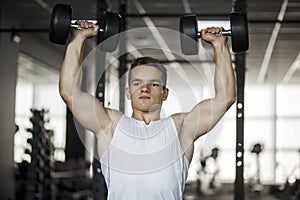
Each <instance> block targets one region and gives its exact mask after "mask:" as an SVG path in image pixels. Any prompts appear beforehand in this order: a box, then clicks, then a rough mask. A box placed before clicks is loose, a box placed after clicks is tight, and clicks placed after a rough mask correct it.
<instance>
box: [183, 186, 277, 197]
mask: <svg viewBox="0 0 300 200" xmlns="http://www.w3.org/2000/svg"><path fill="white" fill-rule="evenodd" d="M183 199H184V200H234V199H235V198H234V189H233V185H232V184H224V185H222V188H221V189H220V190H219V191H217V192H215V193H214V194H210V195H204V194H202V193H201V192H199V190H197V183H191V184H188V185H186V188H185V192H184V197H183ZM237 200H238V199H237ZM244 200H280V198H276V197H275V195H273V194H271V192H270V187H268V186H265V187H264V189H263V191H261V192H259V193H255V192H247V186H245V198H244Z"/></svg>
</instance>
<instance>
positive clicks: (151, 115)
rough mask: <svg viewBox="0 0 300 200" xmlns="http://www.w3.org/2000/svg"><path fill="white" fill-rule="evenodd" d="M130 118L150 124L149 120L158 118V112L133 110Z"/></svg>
mask: <svg viewBox="0 0 300 200" xmlns="http://www.w3.org/2000/svg"><path fill="white" fill-rule="evenodd" d="M131 117H132V118H134V119H136V120H140V121H144V122H145V123H146V124H150V122H151V121H156V120H159V119H160V112H137V111H133V113H132V116H131Z"/></svg>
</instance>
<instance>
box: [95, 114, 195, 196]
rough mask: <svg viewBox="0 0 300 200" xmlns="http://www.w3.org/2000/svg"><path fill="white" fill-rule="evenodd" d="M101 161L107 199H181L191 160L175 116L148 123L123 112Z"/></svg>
mask: <svg viewBox="0 0 300 200" xmlns="http://www.w3.org/2000/svg"><path fill="white" fill-rule="evenodd" d="M100 162H101V169H102V173H103V175H104V177H105V181H106V184H107V188H108V197H107V199H108V200H160V199H166V200H179V199H182V196H183V191H184V186H185V182H186V178H187V173H188V167H189V162H188V160H187V158H186V156H185V155H184V152H183V150H182V148H181V146H180V143H179V139H178V134H177V130H176V127H175V124H174V122H173V119H172V117H168V118H165V119H161V120H158V121H152V122H151V123H150V124H149V125H147V124H146V123H145V122H143V121H138V120H136V119H134V118H129V117H127V116H125V115H123V116H122V117H121V119H120V121H119V123H118V125H117V127H116V130H115V132H114V136H113V138H112V141H111V144H110V146H109V148H108V149H107V150H106V152H105V153H104V154H103V155H102V157H101V159H100Z"/></svg>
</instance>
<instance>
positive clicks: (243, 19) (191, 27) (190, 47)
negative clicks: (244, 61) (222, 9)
mask: <svg viewBox="0 0 300 200" xmlns="http://www.w3.org/2000/svg"><path fill="white" fill-rule="evenodd" d="M199 23H201V20H199ZM230 27H231V29H229V30H222V31H221V32H219V33H218V34H220V35H226V36H231V43H232V51H233V52H243V51H247V50H248V48H249V36H248V21H247V16H246V14H244V13H237V12H233V13H231V14H230ZM180 33H181V34H180V44H181V51H182V53H183V54H185V55H196V54H198V38H201V30H199V29H198V20H197V16H196V15H194V14H190V15H185V16H182V17H181V18H180Z"/></svg>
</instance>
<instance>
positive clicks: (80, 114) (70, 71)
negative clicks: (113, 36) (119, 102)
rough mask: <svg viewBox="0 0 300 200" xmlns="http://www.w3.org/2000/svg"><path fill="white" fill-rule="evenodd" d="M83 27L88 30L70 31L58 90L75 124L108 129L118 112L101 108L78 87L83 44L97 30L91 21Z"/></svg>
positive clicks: (98, 103) (90, 96) (80, 75)
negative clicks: (74, 119)
mask: <svg viewBox="0 0 300 200" xmlns="http://www.w3.org/2000/svg"><path fill="white" fill-rule="evenodd" d="M82 26H85V25H82ZM87 26H88V27H87V28H89V29H85V30H75V31H73V32H72V39H71V41H70V42H69V44H68V46H67V49H66V54H65V58H64V61H63V64H62V67H61V72H60V77H59V92H60V95H61V97H62V99H63V100H64V102H65V103H66V104H67V106H68V108H69V109H70V110H71V112H72V114H73V115H74V117H75V118H76V119H77V120H78V121H79V123H80V124H81V125H82V126H84V127H85V128H87V129H89V130H90V131H92V132H94V133H95V134H98V133H99V132H101V131H104V130H105V129H107V128H111V125H113V124H114V123H116V122H117V119H118V118H119V117H120V115H121V114H120V113H119V112H118V111H115V110H111V109H107V108H105V107H104V106H103V105H102V104H101V103H100V101H99V100H97V99H96V98H95V97H94V96H92V95H90V94H88V93H86V92H83V91H82V90H81V81H82V68H81V66H82V55H83V48H84V43H85V41H86V39H87V38H89V37H93V36H96V35H97V32H98V29H99V27H98V26H96V25H93V24H88V25H87ZM114 119H115V120H114Z"/></svg>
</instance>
